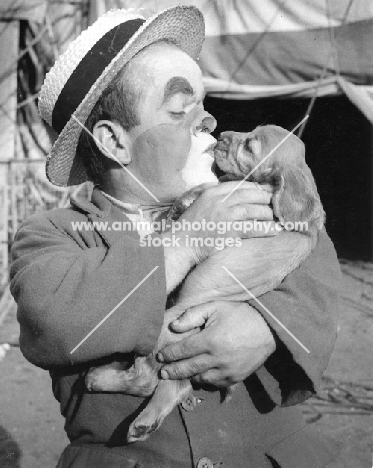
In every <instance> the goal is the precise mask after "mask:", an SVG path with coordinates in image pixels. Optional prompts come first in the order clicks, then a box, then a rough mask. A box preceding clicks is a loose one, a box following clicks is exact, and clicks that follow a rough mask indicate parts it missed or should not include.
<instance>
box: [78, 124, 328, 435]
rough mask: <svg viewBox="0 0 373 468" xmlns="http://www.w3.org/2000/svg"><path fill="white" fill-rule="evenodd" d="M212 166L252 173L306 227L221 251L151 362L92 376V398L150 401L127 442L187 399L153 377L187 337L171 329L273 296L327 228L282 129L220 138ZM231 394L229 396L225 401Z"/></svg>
mask: <svg viewBox="0 0 373 468" xmlns="http://www.w3.org/2000/svg"><path fill="white" fill-rule="evenodd" d="M281 142H282V144H281V145H280V143H281ZM276 148H277V149H276ZM270 153H271V154H270ZM215 159H216V163H217V165H218V166H219V167H220V168H221V169H222V170H223V171H224V172H225V173H226V176H225V177H224V179H225V180H239V179H243V178H245V177H246V176H247V175H248V174H250V175H249V177H248V178H247V180H249V181H252V182H255V183H257V184H270V185H272V186H273V187H274V194H273V197H272V205H273V212H274V215H275V217H276V218H277V219H278V221H279V222H280V223H282V224H283V225H285V227H286V226H287V224H289V223H291V226H292V227H294V226H295V229H296V223H299V222H302V223H307V224H306V225H303V226H302V228H303V229H302V231H299V232H298V231H297V230H293V231H290V232H289V231H287V230H284V231H282V232H281V233H280V234H279V235H277V236H275V237H265V238H264V237H263V238H251V239H245V240H243V241H242V246H241V247H230V248H226V249H224V250H221V251H218V252H216V253H215V254H214V255H212V256H210V257H209V258H208V259H207V260H205V261H204V262H202V263H201V264H199V265H197V266H196V268H195V269H194V270H193V271H192V272H191V273H190V274H189V275H188V276H187V278H186V280H185V281H184V283H183V284H182V287H181V289H180V291H179V293H178V297H177V301H176V305H174V306H173V307H171V308H170V309H168V310H166V312H165V318H164V325H163V328H162V331H161V334H160V337H159V339H158V343H157V347H156V349H155V350H154V352H153V353H152V354H151V355H149V356H145V357H136V358H135V360H134V364H133V365H132V366H131V367H130V368H129V369H128V365H127V368H126V367H125V364H124V363H121V362H115V363H112V364H109V365H107V366H102V367H97V368H93V369H91V370H90V371H89V373H88V374H87V377H86V385H87V388H88V389H89V390H91V391H109V392H121V393H127V394H133V395H138V396H143V397H144V396H151V395H153V396H152V398H151V400H150V401H149V403H148V405H147V406H146V407H145V409H144V410H143V411H142V412H141V413H140V415H139V416H138V417H137V418H136V419H135V420H134V421H133V422H132V424H131V426H130V428H129V431H128V435H127V441H128V442H134V441H138V440H145V439H146V438H147V437H148V436H149V435H150V434H151V432H153V431H155V430H156V429H157V428H158V427H159V426H160V424H162V422H163V420H164V418H165V417H166V416H167V415H168V414H169V413H170V412H171V411H172V410H173V409H174V408H175V406H176V405H177V404H179V403H180V402H181V401H182V400H183V399H184V398H186V397H187V396H191V392H192V390H193V389H192V386H191V383H190V381H189V380H166V381H164V380H160V379H159V378H158V374H159V370H160V368H161V367H162V365H161V364H160V363H158V362H157V361H156V359H155V356H156V354H157V352H158V351H159V350H161V349H162V348H163V347H164V346H166V345H167V344H170V343H172V342H175V341H179V340H180V339H183V338H185V336H186V334H176V333H172V332H171V331H170V329H169V324H170V323H171V322H172V321H173V320H175V319H176V318H178V317H179V316H180V315H181V314H182V313H183V312H184V311H185V310H186V309H188V308H189V307H192V306H195V305H199V304H203V303H206V302H210V301H214V300H229V301H247V300H249V299H252V296H255V297H258V296H260V295H262V294H264V293H265V292H268V291H270V290H272V289H274V288H275V287H277V286H278V285H279V284H280V283H281V281H282V280H283V279H284V278H285V277H286V276H287V275H288V274H289V273H290V272H291V271H293V270H294V269H295V268H297V267H298V266H299V264H300V263H301V262H302V261H303V260H304V259H305V258H306V257H307V256H308V255H309V254H310V252H311V251H312V249H313V248H314V246H315V245H316V242H317V237H318V232H319V231H320V230H321V229H322V228H323V225H324V222H325V214H324V211H323V208H322V205H321V202H320V197H319V195H318V193H317V189H316V185H315V181H314V179H313V176H312V173H311V171H310V169H309V168H308V166H307V164H306V162H305V148H304V144H303V143H302V141H301V140H300V139H299V138H297V137H296V136H295V135H293V134H290V133H289V132H288V131H287V130H285V129H283V128H281V127H277V126H273V125H268V126H262V127H258V128H256V129H255V130H254V131H253V132H250V133H236V132H224V133H222V134H221V135H220V138H219V141H218V144H217V146H216V148H215ZM207 185H208V184H207ZM206 187H207V186H206V184H203V185H202V186H198V187H196V188H194V189H192V190H190V191H189V192H187V193H186V194H185V195H183V196H182V197H181V198H180V199H178V200H176V202H175V204H174V206H173V207H172V209H171V211H170V214H169V219H177V218H178V217H179V216H180V215H181V214H182V213H183V212H184V211H185V209H186V208H187V207H188V206H190V204H191V203H193V201H194V200H195V199H196V198H197V197H198V196H199V195H200V194H201V193H202V192H203V191H204V190H205V189H206ZM259 187H260V185H259ZM223 266H224V267H225V268H227V269H228V270H229V271H230V272H231V273H233V275H234V276H235V277H236V278H238V279H239V280H240V282H241V283H242V284H244V285H245V287H246V288H247V289H248V290H249V291H250V292H251V295H248V294H247V292H246V291H245V290H244V289H243V288H242V287H241V286H240V285H239V284H238V283H237V282H236V281H235V280H233V279H232V278H231V276H230V275H228V274H227V273H226V270H224V269H223V268H222V267H223ZM196 332H198V330H194V331H191V332H190V333H196ZM231 394H232V391H230V392H229V391H228V393H227V394H226V395H227V396H228V397H227V398H226V400H229V399H230V396H231ZM191 398H192V397H191Z"/></svg>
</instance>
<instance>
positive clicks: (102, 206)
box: [70, 187, 140, 245]
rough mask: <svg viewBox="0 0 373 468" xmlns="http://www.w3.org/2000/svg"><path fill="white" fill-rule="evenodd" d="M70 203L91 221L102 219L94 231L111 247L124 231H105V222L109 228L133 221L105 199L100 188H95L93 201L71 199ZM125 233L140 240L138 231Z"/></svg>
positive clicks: (95, 225)
mask: <svg viewBox="0 0 373 468" xmlns="http://www.w3.org/2000/svg"><path fill="white" fill-rule="evenodd" d="M70 203H71V206H72V207H73V208H75V209H77V210H79V211H82V212H83V213H86V215H87V217H88V218H89V219H90V220H91V221H95V220H97V219H98V218H100V220H101V221H102V223H95V224H94V229H95V231H97V232H98V233H99V234H100V236H101V237H102V238H103V239H104V240H105V241H106V243H107V244H108V245H111V244H112V243H113V242H114V241H115V239H117V238H118V237H119V236H123V231H121V230H118V231H116V230H113V229H109V230H108V229H104V228H103V226H104V225H105V222H107V225H108V226H110V225H111V223H113V222H115V221H117V222H118V221H119V222H122V221H129V222H131V220H130V219H129V218H128V217H127V216H126V214H125V213H124V212H123V211H122V210H121V209H120V208H118V207H117V206H115V205H114V204H113V203H112V202H111V201H110V200H109V199H108V198H106V197H105V195H103V194H102V193H101V191H100V190H99V188H98V187H94V188H93V192H92V195H91V200H84V199H81V198H79V199H78V198H75V197H71V200H70ZM125 233H126V234H127V235H129V236H131V237H133V238H135V239H139V238H140V237H139V234H138V232H137V231H136V229H132V230H128V231H126V232H125Z"/></svg>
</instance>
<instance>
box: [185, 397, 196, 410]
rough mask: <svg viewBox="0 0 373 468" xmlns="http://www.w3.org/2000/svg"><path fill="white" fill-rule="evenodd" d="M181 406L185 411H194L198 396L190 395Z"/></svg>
mask: <svg viewBox="0 0 373 468" xmlns="http://www.w3.org/2000/svg"><path fill="white" fill-rule="evenodd" d="M181 407H182V408H183V410H185V411H193V410H194V408H195V407H196V397H195V396H194V395H189V396H188V397H187V398H185V400H184V401H182V402H181Z"/></svg>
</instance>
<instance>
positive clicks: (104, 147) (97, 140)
mask: <svg viewBox="0 0 373 468" xmlns="http://www.w3.org/2000/svg"><path fill="white" fill-rule="evenodd" d="M72 118H73V119H74V120H75V121H76V122H78V124H79V125H80V126H81V127H82V128H83V130H85V131H86V132H87V133H88V134H89V135H91V137H92V138H93V139H94V140H95V142H96V143H97V144H98V145H100V146H101V148H103V149H104V150H105V151H107V152H108V153H109V154H110V156H111V157H112V158H113V159H115V161H116V162H117V163H118V164H119V165H120V166H121V167H122V168H123V169H124V170H125V171H126V172H127V173H128V174H129V175H130V176H131V177H132V178H133V179H135V180H136V182H137V183H138V184H139V185H141V187H142V188H143V189H144V190H145V191H146V192H148V194H149V195H150V196H151V197H152V198H154V200H155V201H156V202H158V203H159V200H158V198H157V197H156V196H155V195H154V194H153V193H152V192H151V191H150V190H149V189H148V188H146V187H145V185H144V184H143V183H142V182H140V181H139V179H138V178H137V177H136V176H134V175H133V174H132V172H131V171H130V170H129V169H127V167H126V166H124V165H123V164H122V163H121V162H120V161H119V159H118V158H117V157H116V156H114V154H113V153H112V152H111V151H109V150H108V148H106V146H105V145H103V144H102V143H101V141H100V140H99V139H98V138H96V137H95V136H94V135H93V133H92V132H90V131H89V130H88V128H87V127H86V126H85V125H84V124H82V122H81V121H80V120H79V119H77V118H76V117H75V115H73V116H72Z"/></svg>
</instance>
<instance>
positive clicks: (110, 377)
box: [85, 367, 118, 392]
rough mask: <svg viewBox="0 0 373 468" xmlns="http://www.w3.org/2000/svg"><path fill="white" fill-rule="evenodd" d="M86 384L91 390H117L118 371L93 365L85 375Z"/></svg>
mask: <svg viewBox="0 0 373 468" xmlns="http://www.w3.org/2000/svg"><path fill="white" fill-rule="evenodd" d="M85 385H86V387H87V389H88V390H89V391H90V392H105V391H107V392H110V391H117V390H118V371H117V370H116V369H103V368H100V367H92V368H91V369H90V370H89V372H88V374H87V375H86V377H85Z"/></svg>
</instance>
